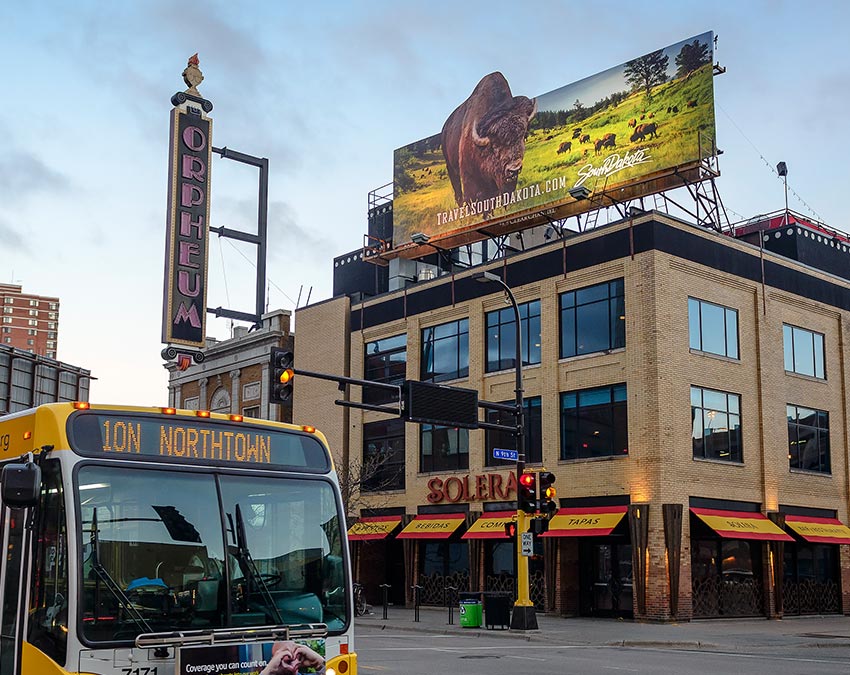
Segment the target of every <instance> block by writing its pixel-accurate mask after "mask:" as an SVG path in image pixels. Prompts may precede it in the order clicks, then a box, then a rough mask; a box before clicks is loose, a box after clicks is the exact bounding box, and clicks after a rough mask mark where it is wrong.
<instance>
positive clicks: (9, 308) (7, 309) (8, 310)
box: [3, 307, 15, 314]
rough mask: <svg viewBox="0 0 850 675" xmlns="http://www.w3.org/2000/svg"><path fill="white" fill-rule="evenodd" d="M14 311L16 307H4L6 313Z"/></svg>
mask: <svg viewBox="0 0 850 675" xmlns="http://www.w3.org/2000/svg"><path fill="white" fill-rule="evenodd" d="M14 311H15V308H14V307H4V308H3V313H4V314H11V313H12V312H14Z"/></svg>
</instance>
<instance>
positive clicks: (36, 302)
mask: <svg viewBox="0 0 850 675" xmlns="http://www.w3.org/2000/svg"><path fill="white" fill-rule="evenodd" d="M30 307H38V300H30Z"/></svg>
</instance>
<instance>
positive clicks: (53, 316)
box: [47, 312, 56, 319]
mask: <svg viewBox="0 0 850 675" xmlns="http://www.w3.org/2000/svg"><path fill="white" fill-rule="evenodd" d="M47 318H48V319H55V318H56V312H48V313H47Z"/></svg>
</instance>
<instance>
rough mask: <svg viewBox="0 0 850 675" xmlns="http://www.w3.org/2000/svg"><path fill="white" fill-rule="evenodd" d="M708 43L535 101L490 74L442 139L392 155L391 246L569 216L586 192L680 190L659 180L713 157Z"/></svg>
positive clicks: (701, 40) (634, 63)
mask: <svg viewBox="0 0 850 675" xmlns="http://www.w3.org/2000/svg"><path fill="white" fill-rule="evenodd" d="M713 45H714V38H713V34H712V33H711V32H707V33H704V34H702V35H699V36H697V37H695V38H691V39H689V40H684V41H682V42H679V43H677V44H675V45H672V46H670V47H666V48H664V49H659V50H656V51H654V52H651V53H650V54H647V55H645V56H642V57H640V58H637V59H633V60H631V61H628V62H626V63H624V64H621V65H619V66H616V67H614V68H610V69H608V70H606V71H604V72H602V73H599V74H597V75H593V76H591V77H588V78H586V79H584V80H581V81H579V82H575V83H573V84H569V85H567V86H565V87H561V88H560V89H556V90H554V91H551V92H549V93H546V94H542V95H540V96H537V97H535V98H530V97H528V96H525V95H514V93H513V92H512V91H511V87H510V85H509V84H508V81H507V80H506V79H505V77H504V76H503V75H502V74H501V73H498V72H496V73H490V74H489V75H486V76H484V77H483V78H482V79H481V81H480V82H479V83H478V84H477V85H476V87H475V88H474V89H473V91H472V93H471V94H470V95H469V97H468V98H467V99H466V100H465V101H463V102H462V103H461V104H460V105H459V106H458V107H457V108H456V109H455V110H454V111H453V112H452V113H451V114H450V115H449V116H448V117H447V119H446V121H445V123H444V125H443V129H442V132H441V133H439V134H435V135H433V136H430V137H428V138H424V139H422V140H419V141H416V142H415V143H411V144H410V145H406V146H404V147H402V148H399V149H398V150H396V151H395V157H394V167H393V193H394V198H393V241H394V243H395V246H396V247H399V246H403V245H405V244H406V243H407V242H410V241H411V235H412V234H414V233H420V232H421V233H424V234H427V235H429V236H430V237H433V238H434V239H435V240H437V239H447V240H449V241H451V240H452V238H455V239H456V238H457V235H462V234H464V233H468V235H469V236H466V238H465V240H466V241H470V240H473V239H475V238H478V239H480V238H484V237H486V236H490V235H489V234H484V233H480V232H479V231H480V230H481V229H482V227H484V226H485V225H493V224H495V223H515V224H516V225H515V226H514V227H513V229H521V227H527V226H528V225H531V224H533V222H531V221H533V220H534V219H535V217H536V216H535V214H540V213H545V214H546V216H548V217H563V216H564V215H571V214H572V213H576V212H578V210H577V209H576V208H575V207H576V204H575V202H576V198H574V197H571V196H570V191H571V190H573V192H574V194H576V190H575V188H580V187H582V186H584V187H585V188H587V192H589V193H590V194H601V193H605V194H608V195H610V194H612V192H614V191H615V190H617V189H620V192H621V194H625V195H627V196H628V197H629V198H633V197H635V196H642V195H646V194H651V193H653V192H658V191H661V190H663V189H668V188H669V187H674V186H675V185H676V184H681V179H678V183H677V182H676V181H675V180H664V177H665V176H668V177H669V176H674V172H675V171H676V170H677V169H680V168H682V167H689V166H694V165H696V164H697V163H698V162H699V161H700V160H701V159H703V158H705V157H709V156H711V155H713V154H714V139H715V128H714V89H713V80H712V76H713ZM629 186H639V187H629ZM624 187H629V189H627V190H623V189H622V188H624ZM602 205H606V206H610V205H611V202H610V201H609V202H607V203H605V204H596V207H598V206H602ZM588 208H592V207H591V206H587V207H585V208H584V209H583V210H588ZM502 231H505V230H504V229H503V230H502Z"/></svg>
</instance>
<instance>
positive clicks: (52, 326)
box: [47, 321, 56, 330]
mask: <svg viewBox="0 0 850 675" xmlns="http://www.w3.org/2000/svg"><path fill="white" fill-rule="evenodd" d="M47 327H48V328H49V329H50V330H53V329H54V328H56V324H55V323H53V322H52V321H51V322H50V323H48V324H47Z"/></svg>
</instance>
